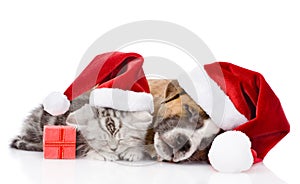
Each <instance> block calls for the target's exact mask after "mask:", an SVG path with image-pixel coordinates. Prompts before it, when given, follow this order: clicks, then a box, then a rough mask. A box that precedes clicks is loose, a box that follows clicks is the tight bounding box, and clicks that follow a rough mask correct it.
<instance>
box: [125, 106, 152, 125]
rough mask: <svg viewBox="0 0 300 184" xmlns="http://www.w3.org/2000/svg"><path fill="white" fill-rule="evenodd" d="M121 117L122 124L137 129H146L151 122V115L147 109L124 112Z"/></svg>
mask: <svg viewBox="0 0 300 184" xmlns="http://www.w3.org/2000/svg"><path fill="white" fill-rule="evenodd" d="M122 117H123V118H122V119H121V120H122V122H123V123H124V124H126V125H127V126H128V127H131V128H134V129H137V130H148V128H149V126H150V125H151V123H152V115H151V113H149V112H148V111H136V112H126V113H125V114H123V115H122Z"/></svg>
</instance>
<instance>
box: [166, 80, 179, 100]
mask: <svg viewBox="0 0 300 184" xmlns="http://www.w3.org/2000/svg"><path fill="white" fill-rule="evenodd" d="M180 89H181V88H180V86H179V83H178V81H177V80H172V81H170V83H169V84H168V85H167V88H166V91H165V100H164V101H163V103H167V102H169V101H171V100H173V99H176V98H179V93H180V91H181V90H180Z"/></svg>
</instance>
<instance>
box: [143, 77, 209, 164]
mask: <svg viewBox="0 0 300 184" xmlns="http://www.w3.org/2000/svg"><path fill="white" fill-rule="evenodd" d="M148 83H149V86H150V92H151V94H152V95H153V98H154V113H153V120H154V123H153V126H154V127H153V128H151V129H149V133H148V135H147V140H148V141H147V143H148V144H149V145H151V144H153V140H154V139H153V137H154V134H155V133H157V132H158V133H162V132H165V131H166V130H167V129H168V128H174V127H172V125H170V122H172V120H173V119H174V120H176V119H185V118H186V119H188V118H193V113H197V114H199V115H197V116H195V117H197V118H198V119H197V120H195V121H193V122H196V124H195V125H193V126H195V127H194V128H195V129H198V128H201V127H202V126H203V122H204V120H206V119H209V116H208V114H206V112H205V111H204V110H203V109H202V108H201V107H200V106H199V105H198V104H197V103H196V102H195V101H194V100H193V99H192V98H191V97H190V96H189V95H188V94H187V93H186V92H185V91H184V89H183V88H182V87H181V86H180V85H179V83H178V81H177V80H167V79H150V80H148ZM174 126H177V125H174ZM183 126H185V125H183ZM201 144H202V143H201ZM208 144H209V145H206V146H204V147H205V148H204V149H202V150H198V151H196V152H195V153H194V154H193V155H192V156H191V157H190V158H189V159H188V160H207V153H208V149H209V146H210V142H209V143H208ZM153 149H154V148H153ZM153 151H154V150H153Z"/></svg>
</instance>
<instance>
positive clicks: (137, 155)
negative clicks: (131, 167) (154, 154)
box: [120, 148, 144, 161]
mask: <svg viewBox="0 0 300 184" xmlns="http://www.w3.org/2000/svg"><path fill="white" fill-rule="evenodd" d="M120 158H121V159H122V160H128V161H139V160H142V159H143V158H144V152H143V151H142V150H140V149H134V148H131V149H127V150H125V151H124V152H123V153H121V154H120Z"/></svg>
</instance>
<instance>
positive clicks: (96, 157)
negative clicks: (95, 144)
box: [85, 151, 105, 161]
mask: <svg viewBox="0 0 300 184" xmlns="http://www.w3.org/2000/svg"><path fill="white" fill-rule="evenodd" d="M85 158H86V159H92V160H101V161H105V158H104V156H102V155H100V154H99V153H98V152H96V151H89V152H88V153H87V154H86V156H85Z"/></svg>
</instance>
